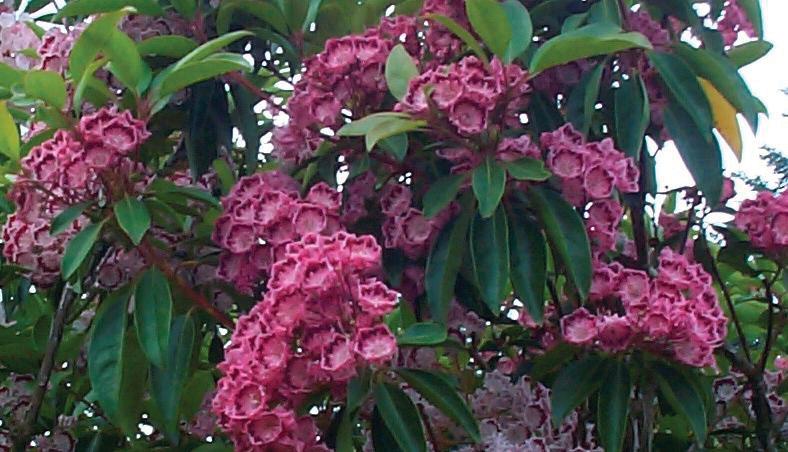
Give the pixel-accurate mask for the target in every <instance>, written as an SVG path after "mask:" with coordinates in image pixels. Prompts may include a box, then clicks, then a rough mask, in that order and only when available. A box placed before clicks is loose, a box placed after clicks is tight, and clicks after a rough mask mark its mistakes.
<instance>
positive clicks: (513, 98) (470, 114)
mask: <svg viewBox="0 0 788 452" xmlns="http://www.w3.org/2000/svg"><path fill="white" fill-rule="evenodd" d="M530 91H531V87H530V85H529V84H528V74H527V73H526V72H525V71H523V69H522V68H520V66H518V65H515V64H510V65H503V63H501V61H500V60H498V59H497V58H494V59H493V61H492V62H491V63H490V65H489V67H487V66H485V65H484V63H483V62H482V61H481V60H479V59H478V58H477V57H475V56H468V57H465V58H463V59H462V60H460V61H459V62H457V63H453V64H450V65H447V66H439V67H436V68H434V69H431V70H428V71H426V72H424V73H423V74H421V75H420V76H418V77H416V78H414V79H413V80H411V82H410V85H409V86H408V92H407V94H406V95H405V97H404V98H403V99H402V102H400V103H398V104H397V105H396V106H395V110H398V111H404V112H407V113H411V114H413V115H415V116H417V117H425V118H432V117H433V115H434V114H435V113H439V114H440V115H441V119H444V120H446V121H448V124H449V125H450V127H451V128H453V129H454V130H456V131H457V133H459V134H460V135H463V136H473V135H477V134H480V133H482V132H484V131H485V130H487V128H488V126H489V125H490V124H502V125H503V124H506V125H510V126H518V125H519V124H520V122H519V121H520V119H519V116H518V114H519V112H520V111H521V110H522V109H523V108H525V106H526V104H527V101H528V97H527V96H526V95H527V94H528V93H529V92H530ZM434 109H437V111H432V110H434ZM496 111H498V112H499V113H498V114H499V115H502V116H499V117H494V113H495V112H496Z"/></svg>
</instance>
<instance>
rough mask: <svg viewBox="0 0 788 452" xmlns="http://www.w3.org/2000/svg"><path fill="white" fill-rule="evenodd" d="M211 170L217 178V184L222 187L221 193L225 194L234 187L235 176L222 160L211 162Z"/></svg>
mask: <svg viewBox="0 0 788 452" xmlns="http://www.w3.org/2000/svg"><path fill="white" fill-rule="evenodd" d="M212 166H213V170H214V172H215V173H216V176H218V177H219V182H220V183H221V185H222V193H224V194H227V193H229V192H230V190H231V189H232V188H233V185H235V175H234V174H233V170H232V169H231V168H230V165H228V164H227V162H226V161H225V160H224V159H221V158H218V159H216V160H214V161H213V165H212Z"/></svg>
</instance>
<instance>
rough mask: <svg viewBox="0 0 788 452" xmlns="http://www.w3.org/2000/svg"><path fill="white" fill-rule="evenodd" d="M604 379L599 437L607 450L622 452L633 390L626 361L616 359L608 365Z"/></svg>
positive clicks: (598, 421) (600, 401)
mask: <svg viewBox="0 0 788 452" xmlns="http://www.w3.org/2000/svg"><path fill="white" fill-rule="evenodd" d="M604 380H605V384H603V385H602V386H601V387H600V389H599V401H598V402H597V428H598V429H599V439H600V441H601V443H602V446H604V448H605V450H606V451H607V452H620V451H621V450H623V443H624V436H625V435H626V433H627V416H628V415H629V396H630V393H631V392H632V383H631V382H630V378H629V369H627V366H626V363H625V362H623V361H616V362H615V363H613V364H612V365H610V366H608V370H607V374H606V375H605V376H604Z"/></svg>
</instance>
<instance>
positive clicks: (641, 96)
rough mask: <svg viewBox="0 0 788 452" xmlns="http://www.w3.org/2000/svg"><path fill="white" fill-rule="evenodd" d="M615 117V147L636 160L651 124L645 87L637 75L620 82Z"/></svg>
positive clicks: (616, 92)
mask: <svg viewBox="0 0 788 452" xmlns="http://www.w3.org/2000/svg"><path fill="white" fill-rule="evenodd" d="M615 116H616V117H615V121H616V145H617V146H618V148H619V149H621V151H623V152H624V153H625V154H626V155H627V156H629V157H632V158H634V159H636V160H637V159H638V158H639V156H640V148H641V146H643V137H644V136H645V134H646V129H647V128H648V125H649V123H650V122H651V109H650V107H649V101H648V94H647V93H646V86H645V85H644V84H643V79H642V78H640V76H639V75H635V76H633V77H632V78H630V79H629V80H622V81H621V86H620V87H619V88H618V89H617V90H616V91H615Z"/></svg>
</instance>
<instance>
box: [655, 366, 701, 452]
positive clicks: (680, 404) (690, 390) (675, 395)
mask: <svg viewBox="0 0 788 452" xmlns="http://www.w3.org/2000/svg"><path fill="white" fill-rule="evenodd" d="M654 370H655V371H656V372H654V376H655V377H656V380H657V383H658V385H659V390H660V393H661V394H662V396H664V397H665V400H666V401H667V402H668V403H669V404H670V406H671V407H672V408H673V409H674V410H675V411H676V412H677V413H679V414H680V415H681V416H683V417H684V418H685V419H687V421H688V422H689V425H690V427H692V431H693V432H695V437H696V439H697V442H698V443H699V444H703V443H704V442H705V441H706V433H707V419H706V407H705V405H704V403H703V397H702V396H701V395H700V394H699V393H698V392H697V391H696V390H695V386H694V385H693V384H692V382H691V381H690V380H688V379H687V378H686V377H685V376H684V374H683V373H682V372H679V371H677V370H675V369H673V368H671V367H669V366H667V365H662V364H659V365H657V366H656V368H655V369H654Z"/></svg>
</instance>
